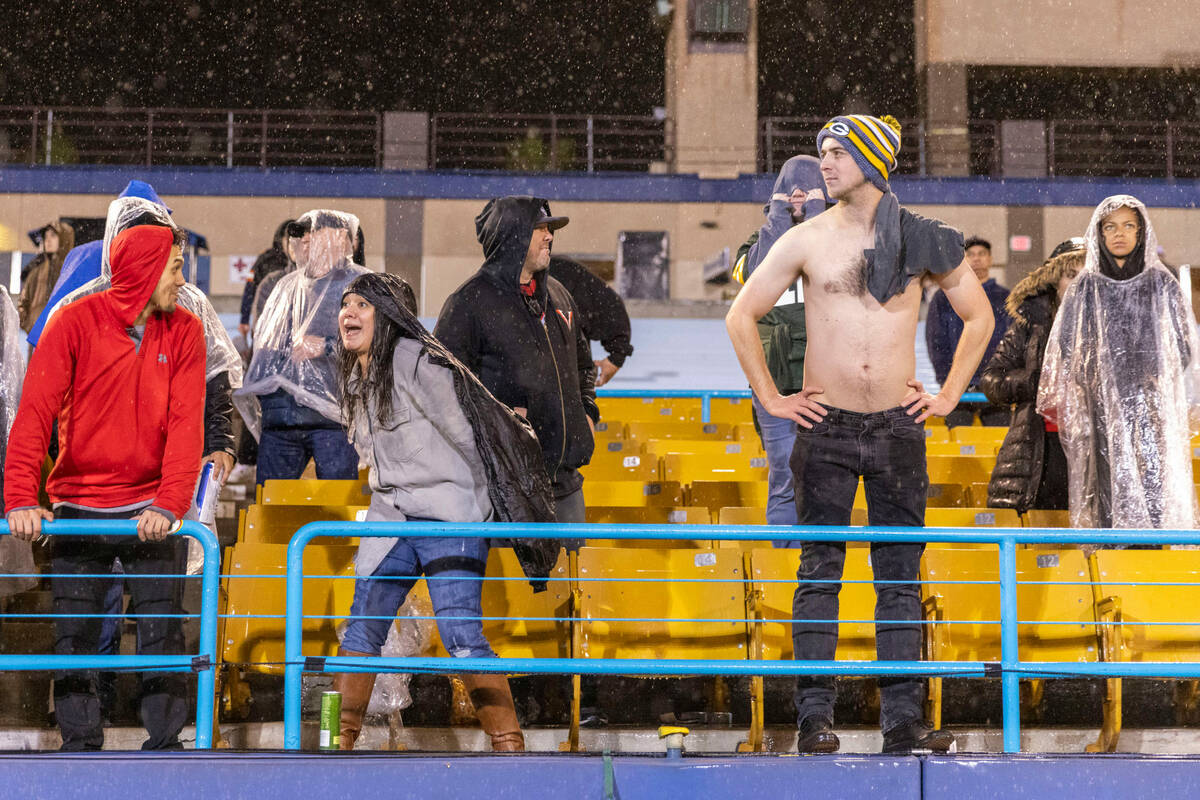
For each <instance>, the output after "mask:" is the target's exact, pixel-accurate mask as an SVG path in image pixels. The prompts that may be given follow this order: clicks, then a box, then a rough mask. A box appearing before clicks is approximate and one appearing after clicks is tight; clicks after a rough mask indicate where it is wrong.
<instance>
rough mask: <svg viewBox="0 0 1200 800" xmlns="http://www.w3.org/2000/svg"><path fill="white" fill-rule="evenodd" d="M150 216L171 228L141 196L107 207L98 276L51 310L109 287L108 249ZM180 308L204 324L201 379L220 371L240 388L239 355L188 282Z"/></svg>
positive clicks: (162, 211) (209, 307)
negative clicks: (225, 373) (139, 220)
mask: <svg viewBox="0 0 1200 800" xmlns="http://www.w3.org/2000/svg"><path fill="white" fill-rule="evenodd" d="M144 214H150V215H151V216H153V217H154V218H155V219H156V220H158V221H159V222H162V223H163V224H165V225H172V226H173V225H174V224H175V223H174V222H172V220H171V215H170V213H169V212H168V211H167V209H165V208H164V207H162V206H160V205H158V204H157V203H152V202H150V201H149V200H143V199H142V198H140V197H119V198H117V199H116V200H114V201H112V203H110V204H109V206H108V219H107V221H106V222H105V224H104V247H103V251H102V253H103V255H102V256H101V261H100V277H99V278H96V279H95V280H93V281H89V282H88V283H85V284H84V285H83V286H80V287H79V288H78V289H76V290H75V291H73V292H71V293H70V294H69V295H67V296H66V297H64V298H63V299H62V300H60V301H59V302H58V304H57V305H56V306H55V307H54V309H53V311H51V312H50V313H51V315H53V314H54V313H56V312H57V311H58V310H59V309H60V308H62V307H63V306H65V305H67V304H69V303H73V302H75V301H76V300H78V299H79V298H81V297H86V296H87V295H89V294H95V293H96V292H102V291H104V290H105V289H107V288H109V287H110V286H112V264H110V263H109V260H108V249H109V246H110V245H111V244H112V241H113V239H115V238H116V237H117V234H119V233H121V232H122V231H124V230H125V229H126V228H128V227H130V223H132V222H134V221H135V220H136V219H137V218H138V217H141V216H142V215H144ZM179 305H181V306H183V307H184V308H186V309H187V310H188V311H190V312H192V313H193V314H195V315H196V316H197V317H198V318H199V319H200V321H201V322H202V323H204V344H205V347H206V351H205V364H204V380H205V382H208V381H210V380H212V379H213V378H214V377H216V376H217V375H220V374H221V373H222V372H227V373H229V385H230V386H231V387H232V388H234V389H237V388H238V387H240V386H241V385H242V357H241V356H240V355H238V351H237V348H236V347H234V346H233V340H232V339H230V338H229V333H228V331H226V330H225V326H224V325H222V324H221V318H220V317H219V316H218V315H217V310H216V309H215V308H213V306H212V303H211V302H209V299H208V297H207V296H205V294H204V292H202V291H200V290H199V289H197V288H196V287H195V286H193V285H192V284H190V283H185V284H184V285H183V288H181V289H180V290H179Z"/></svg>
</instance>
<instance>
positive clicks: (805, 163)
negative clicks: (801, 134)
mask: <svg viewBox="0 0 1200 800" xmlns="http://www.w3.org/2000/svg"><path fill="white" fill-rule="evenodd" d="M797 189H799V190H800V191H802V192H804V193H805V194H806V195H807V198H806V199H805V201H804V218H805V219H812V218H813V217H814V216H816V215H817V214H820V213H821V212H822V211H824V210H825V206H826V205H832V204H833V201H831V200H830V199H829V195H828V194H826V191H825V181H824V179H822V177H821V159H819V158H817V157H816V156H792V157H791V158H789V159H788V160H787V161H785V162H783V166H782V167H781V168H780V169H779V175H778V176H777V177H776V178H775V186H774V188H772V189H771V193H772V194H786V195H790V194H791V193H792V192H794V191H796V190H797ZM809 203H812V204H813V207H812V208H810V207H809ZM818 203H819V207H817V204H818ZM763 213H764V214H770V213H771V204H770V203H767V204H766V205H765V206H763Z"/></svg>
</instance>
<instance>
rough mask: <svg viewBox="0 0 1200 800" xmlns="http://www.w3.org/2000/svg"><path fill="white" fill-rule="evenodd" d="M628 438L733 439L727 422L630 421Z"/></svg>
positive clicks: (643, 439) (731, 430) (731, 428)
mask: <svg viewBox="0 0 1200 800" xmlns="http://www.w3.org/2000/svg"><path fill="white" fill-rule="evenodd" d="M628 431H629V438H631V439H640V440H642V441H645V440H647V439H720V440H732V439H733V426H732V425H730V424H729V423H727V422H698V421H697V422H659V421H651V422H631V423H629V425H628Z"/></svg>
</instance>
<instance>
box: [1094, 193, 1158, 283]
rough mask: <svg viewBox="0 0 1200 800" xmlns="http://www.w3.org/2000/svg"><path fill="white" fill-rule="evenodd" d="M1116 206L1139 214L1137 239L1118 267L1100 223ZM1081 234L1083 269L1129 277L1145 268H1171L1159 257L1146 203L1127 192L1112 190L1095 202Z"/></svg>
mask: <svg viewBox="0 0 1200 800" xmlns="http://www.w3.org/2000/svg"><path fill="white" fill-rule="evenodd" d="M1119 208H1129V209H1132V210H1133V212H1134V213H1135V214H1137V217H1138V242H1137V245H1136V246H1135V247H1134V248H1133V251H1132V252H1130V254H1129V255H1128V256H1126V257H1125V266H1124V267H1118V266H1117V263H1116V260H1115V259H1114V257H1113V255H1112V254H1111V253H1110V252H1108V248H1107V247H1105V245H1104V234H1103V233H1101V232H1100V226H1101V224H1102V223H1103V222H1104V218H1105V217H1107V216H1108V215H1109V214H1111V213H1113V212H1114V211H1116V210H1117V209H1119ZM1084 238H1085V239H1086V240H1087V263H1086V264H1085V265H1084V270H1085V271H1087V272H1098V273H1099V274H1101V275H1103V276H1104V277H1106V278H1111V279H1112V280H1118V281H1119V280H1128V279H1129V278H1133V277H1136V276H1137V275H1140V274H1142V272H1144V271H1145V270H1148V269H1161V270H1164V271H1166V272H1167V273H1168V274H1170V270H1168V269H1167V266H1166V265H1165V264H1163V263H1162V261H1161V260H1160V259H1159V257H1158V236H1157V235H1156V234H1155V233H1154V226H1153V225H1151V224H1150V216H1149V214H1147V213H1146V204H1145V203H1143V202H1142V201H1141V200H1138V199H1137V198H1136V197H1134V196H1132V195H1128V194H1115V195H1112V196H1111V197H1106V198H1104V200H1102V201H1101V202H1100V205H1098V206H1096V210H1095V211H1094V212H1093V213H1092V221H1091V223H1090V224H1089V225H1088V229H1087V233H1086V234H1085V236H1084Z"/></svg>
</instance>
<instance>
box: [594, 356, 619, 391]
mask: <svg viewBox="0 0 1200 800" xmlns="http://www.w3.org/2000/svg"><path fill="white" fill-rule="evenodd" d="M595 363H596V386H597V388H599V387H601V386H603V385H604V384H606V383H608V382H609V381H611V380H612V377H613V375H616V374H617V370H619V369H620V367H618V366H617V365H616V364H614V363H612V362H611V361H609V360H608V359H607V358H602V359H600V360H599V361H597V362H595Z"/></svg>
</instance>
